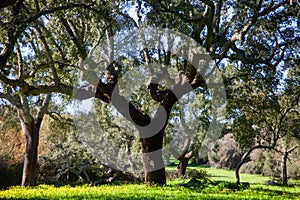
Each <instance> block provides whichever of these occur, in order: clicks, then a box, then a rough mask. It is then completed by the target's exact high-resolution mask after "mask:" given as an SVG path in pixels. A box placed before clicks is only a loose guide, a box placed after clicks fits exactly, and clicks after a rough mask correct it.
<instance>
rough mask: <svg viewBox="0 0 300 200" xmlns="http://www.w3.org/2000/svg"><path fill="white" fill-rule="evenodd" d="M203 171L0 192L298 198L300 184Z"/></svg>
mask: <svg viewBox="0 0 300 200" xmlns="http://www.w3.org/2000/svg"><path fill="white" fill-rule="evenodd" d="M194 169H199V168H195V167H194ZM206 170H207V173H208V174H209V175H210V178H209V179H207V180H206V179H201V181H200V182H197V183H196V184H188V185H185V186H179V184H184V183H187V182H188V181H189V180H184V179H177V180H174V181H168V185H167V186H165V187H147V186H145V185H143V184H119V185H118V184H114V185H103V186H89V185H83V186H76V187H71V186H62V187H55V186H49V185H39V186H37V187H34V188H21V187H13V188H10V189H9V190H3V191H0V199H128V200H129V199H300V198H299V197H300V187H299V186H293V187H279V186H266V185H264V184H263V183H264V181H265V180H268V177H261V176H256V175H246V174H243V175H242V181H245V182H250V183H251V185H250V188H237V187H236V186H235V184H234V183H233V182H234V172H233V171H229V170H220V169H214V168H206Z"/></svg>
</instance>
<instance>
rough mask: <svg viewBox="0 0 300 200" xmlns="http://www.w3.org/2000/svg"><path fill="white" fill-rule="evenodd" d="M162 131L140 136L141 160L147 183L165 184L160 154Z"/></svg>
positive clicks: (163, 166) (164, 173)
mask: <svg viewBox="0 0 300 200" xmlns="http://www.w3.org/2000/svg"><path fill="white" fill-rule="evenodd" d="M163 135H164V132H163V131H161V132H159V133H157V134H156V135H154V136H152V137H149V138H141V139H140V141H141V144H142V161H143V167H144V173H145V183H146V184H147V185H150V186H151V185H159V186H163V185H165V184H166V171H165V165H164V161H163V156H162V143H163Z"/></svg>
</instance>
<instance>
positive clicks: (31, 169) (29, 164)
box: [21, 118, 42, 186]
mask: <svg viewBox="0 0 300 200" xmlns="http://www.w3.org/2000/svg"><path fill="white" fill-rule="evenodd" d="M41 122H42V119H41V118H37V119H36V120H34V121H33V122H24V121H22V122H21V125H22V130H23V132H24V135H25V139H26V150H25V157H24V166H23V176H22V183H21V186H34V185H36V178H37V159H38V144H39V131H40V126H41Z"/></svg>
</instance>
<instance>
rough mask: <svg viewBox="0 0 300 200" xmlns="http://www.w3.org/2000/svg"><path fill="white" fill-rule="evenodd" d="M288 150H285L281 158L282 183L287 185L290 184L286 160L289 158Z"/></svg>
mask: <svg viewBox="0 0 300 200" xmlns="http://www.w3.org/2000/svg"><path fill="white" fill-rule="evenodd" d="M288 154H289V153H288V152H287V151H285V152H284V153H283V156H282V160H281V180H282V185H287V184H288V176H287V166H286V162H287V159H288Z"/></svg>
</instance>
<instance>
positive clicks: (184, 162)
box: [177, 151, 193, 177]
mask: <svg viewBox="0 0 300 200" xmlns="http://www.w3.org/2000/svg"><path fill="white" fill-rule="evenodd" d="M192 156H193V152H192V151H190V152H189V153H187V154H184V156H182V157H181V158H179V164H178V165H177V174H178V177H184V175H185V172H186V168H187V166H188V163H189V160H190V159H191V157H192Z"/></svg>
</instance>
